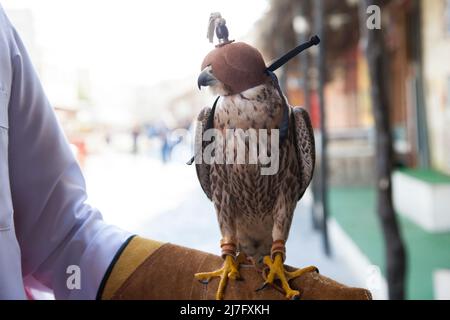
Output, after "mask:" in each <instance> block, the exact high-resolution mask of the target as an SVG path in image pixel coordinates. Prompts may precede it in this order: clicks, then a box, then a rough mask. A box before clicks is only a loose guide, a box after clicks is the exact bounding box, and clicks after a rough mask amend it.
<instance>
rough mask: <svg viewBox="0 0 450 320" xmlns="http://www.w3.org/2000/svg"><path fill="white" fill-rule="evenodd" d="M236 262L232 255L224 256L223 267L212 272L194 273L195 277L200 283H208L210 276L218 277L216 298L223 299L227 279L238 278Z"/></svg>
mask: <svg viewBox="0 0 450 320" xmlns="http://www.w3.org/2000/svg"><path fill="white" fill-rule="evenodd" d="M238 268H239V266H238V263H237V262H236V259H235V258H234V257H232V256H229V255H227V256H225V262H224V263H223V267H222V268H220V269H219V270H216V271H213V272H202V273H197V274H195V278H196V279H197V280H199V281H200V282H202V283H208V282H209V281H210V280H211V279H212V278H220V282H219V287H218V288H217V293H216V300H222V299H223V293H224V291H225V287H226V286H227V282H228V279H231V280H237V279H239V278H240V274H239V270H238Z"/></svg>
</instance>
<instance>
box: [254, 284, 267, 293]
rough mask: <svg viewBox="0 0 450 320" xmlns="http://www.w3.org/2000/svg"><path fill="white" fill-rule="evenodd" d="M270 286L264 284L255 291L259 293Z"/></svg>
mask: <svg viewBox="0 0 450 320" xmlns="http://www.w3.org/2000/svg"><path fill="white" fill-rule="evenodd" d="M268 285H269V284H268V283H267V282H264V283H263V284H262V286H261V287H259V288H258V289H256V290H255V291H256V292H258V291H261V290H264V289H265V288H266V287H267V286H268Z"/></svg>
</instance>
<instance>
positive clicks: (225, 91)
mask: <svg viewBox="0 0 450 320" xmlns="http://www.w3.org/2000/svg"><path fill="white" fill-rule="evenodd" d="M197 85H198V88H199V89H200V90H201V88H202V87H209V88H210V89H211V91H212V93H213V94H214V95H219V96H229V95H230V94H231V89H230V88H228V87H227V86H226V85H225V84H224V83H223V82H221V81H220V80H218V79H217V78H216V77H215V76H214V73H213V70H212V67H211V66H207V67H206V68H205V69H203V71H202V72H201V73H200V75H199V76H198V79H197Z"/></svg>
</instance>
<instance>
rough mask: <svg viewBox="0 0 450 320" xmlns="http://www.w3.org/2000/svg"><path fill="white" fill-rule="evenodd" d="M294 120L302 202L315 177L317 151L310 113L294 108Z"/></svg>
mask: <svg viewBox="0 0 450 320" xmlns="http://www.w3.org/2000/svg"><path fill="white" fill-rule="evenodd" d="M292 120H293V121H292V122H293V125H294V128H293V129H294V133H295V134H294V142H295V149H296V151H297V158H298V161H299V163H300V176H299V177H298V179H299V180H300V186H301V187H300V192H299V198H298V200H300V199H301V197H302V196H303V194H304V193H305V191H306V188H308V185H309V183H310V182H311V179H312V176H313V172H314V165H315V162H316V149H315V143H314V131H313V128H312V125H311V120H310V118H309V115H308V112H306V110H305V109H303V108H292Z"/></svg>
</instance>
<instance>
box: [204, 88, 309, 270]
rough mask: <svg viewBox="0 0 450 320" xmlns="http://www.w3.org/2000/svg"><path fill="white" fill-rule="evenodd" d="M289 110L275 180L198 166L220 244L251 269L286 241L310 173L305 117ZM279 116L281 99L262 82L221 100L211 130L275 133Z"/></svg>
mask: <svg viewBox="0 0 450 320" xmlns="http://www.w3.org/2000/svg"><path fill="white" fill-rule="evenodd" d="M289 108H290V120H289V121H290V124H289V125H290V130H289V134H288V137H287V139H286V140H285V141H284V143H283V144H282V145H281V147H280V164H279V171H278V173H276V174H275V175H271V176H270V175H268V176H264V175H261V173H260V169H261V165H260V164H258V165H250V164H232V165H230V164H228V165H226V164H213V165H211V166H207V165H201V166H199V165H197V173H198V176H199V180H200V184H201V185H202V187H203V189H204V190H205V193H206V194H207V196H208V198H210V199H212V201H213V203H214V205H215V208H216V212H217V217H218V221H219V226H220V230H221V233H222V236H223V238H224V239H227V240H229V241H233V242H235V243H237V244H238V248H239V250H240V251H242V252H244V253H245V254H246V255H247V256H249V257H252V258H253V260H254V262H255V263H260V262H261V260H262V257H263V256H265V255H269V254H270V249H271V246H272V242H273V241H274V240H287V238H288V235H289V229H290V226H291V222H292V217H293V213H294V210H295V207H296V205H297V202H298V201H299V200H300V198H301V197H302V195H303V194H304V192H305V190H306V188H307V186H308V185H309V183H310V181H311V178H312V173H313V170H314V161H315V153H314V136H313V131H312V127H311V122H310V120H309V117H308V114H307V113H306V111H304V110H302V109H299V108H291V107H289ZM206 112H207V111H205V110H203V111H202V114H203V115H202V116H199V121H202V122H204V121H205V117H207V116H206ZM282 115H283V103H282V99H281V97H280V95H279V94H278V91H277V90H276V88H275V87H274V85H273V83H272V82H271V81H267V82H266V83H265V84H263V85H260V86H258V87H255V88H252V89H249V90H247V91H244V92H242V93H240V94H237V95H233V96H227V97H222V98H221V100H219V103H218V104H217V109H216V112H215V117H214V127H215V128H217V129H220V130H226V129H236V128H240V129H244V130H246V129H249V128H253V129H278V128H279V126H280V124H281V121H282ZM269 134H270V130H269ZM269 141H270V139H269ZM218 147H219V148H226V146H225V145H222V146H218ZM247 152H248V149H247ZM208 168H209V169H208ZM208 170H209V171H208ZM208 172H209V175H208Z"/></svg>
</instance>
